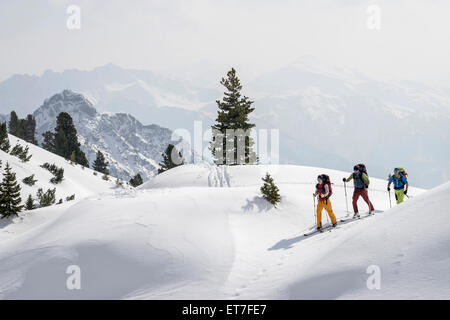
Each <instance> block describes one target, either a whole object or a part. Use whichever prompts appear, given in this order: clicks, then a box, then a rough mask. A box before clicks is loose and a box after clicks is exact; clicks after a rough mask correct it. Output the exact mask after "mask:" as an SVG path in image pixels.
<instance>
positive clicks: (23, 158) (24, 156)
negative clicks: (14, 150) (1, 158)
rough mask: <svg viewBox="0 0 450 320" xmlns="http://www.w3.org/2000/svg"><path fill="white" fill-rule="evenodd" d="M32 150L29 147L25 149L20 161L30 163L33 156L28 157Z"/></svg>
mask: <svg viewBox="0 0 450 320" xmlns="http://www.w3.org/2000/svg"><path fill="white" fill-rule="evenodd" d="M29 150H30V148H29V147H28V146H26V147H25V149H23V150H22V152H21V153H20V154H19V159H20V160H22V162H28V161H30V159H31V157H32V156H33V155H32V154H30V155H28V151H29Z"/></svg>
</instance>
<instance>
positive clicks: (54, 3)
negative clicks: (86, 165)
mask: <svg viewBox="0 0 450 320" xmlns="http://www.w3.org/2000/svg"><path fill="white" fill-rule="evenodd" d="M69 5H77V6H79V8H80V9H81V29H80V30H69V29H68V28H67V26H66V23H67V19H68V18H69V14H67V12H66V10H67V7H68V6H69ZM370 5H377V6H378V7H379V8H380V27H381V29H380V30H376V29H375V30H374V29H369V28H368V27H367V20H368V19H369V18H370V17H373V15H369V14H368V13H367V8H368V7H369V6H370ZM449 15H450V1H448V0H386V1H382V0H379V1H375V0H374V1H365V0H340V1H339V0H323V1H322V0H312V1H306V0H304V1H302V0H270V1H269V0H146V1H144V0H128V1H125V0H95V1H94V0H70V1H66V0H39V1H38V0H36V1H30V0H15V1H1V2H0V43H1V47H0V81H2V80H5V79H6V78H8V77H10V76H11V75H13V74H16V73H28V74H38V75H40V74H41V73H42V72H43V71H45V70H46V69H53V70H55V71H61V70H64V69H70V68H77V69H92V68H94V67H96V66H100V65H104V64H106V63H109V62H112V63H116V64H118V65H120V66H123V67H132V68H138V69H149V70H154V71H157V72H159V73H164V74H170V75H175V76H178V77H180V78H196V77H202V76H205V77H211V76H213V77H219V76H221V75H222V74H224V73H225V72H226V70H227V69H228V68H229V66H236V67H237V68H238V69H239V71H240V73H241V74H243V75H244V76H245V77H248V78H252V77H255V76H257V75H259V74H262V73H264V72H268V71H271V70H274V69H276V68H279V67H281V66H284V65H287V64H289V63H292V62H294V61H296V60H297V59H299V58H301V57H302V56H304V55H309V56H312V57H315V58H318V59H322V60H324V61H327V62H328V63H331V64H340V65H346V66H349V67H352V68H355V69H358V70H360V71H362V72H364V73H367V74H369V75H371V76H375V77H392V78H397V79H410V80H418V81H423V82H430V81H433V80H442V79H447V80H450V76H449V75H450V61H449V58H450V19H449V18H448V16H449ZM371 21H374V20H371ZM372 25H373V24H372ZM216 74H217V75H216Z"/></svg>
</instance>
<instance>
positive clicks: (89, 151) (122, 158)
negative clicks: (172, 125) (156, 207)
mask: <svg viewBox="0 0 450 320" xmlns="http://www.w3.org/2000/svg"><path fill="white" fill-rule="evenodd" d="M60 112H67V113H69V114H70V115H71V117H72V119H73V121H74V124H75V127H76V128H77V132H78V136H79V141H80V143H81V149H82V150H83V151H84V153H85V154H86V157H87V158H88V161H89V163H90V164H92V163H93V161H94V160H95V158H96V154H97V151H98V150H100V151H101V152H103V154H104V155H105V158H106V160H107V161H108V162H109V164H110V165H109V169H110V174H111V175H112V176H114V177H118V178H122V179H124V180H126V181H128V180H129V179H130V178H131V177H132V176H134V175H135V174H138V173H140V174H141V176H142V177H143V178H144V179H148V178H150V177H152V176H153V175H154V174H155V173H156V171H157V169H158V168H159V166H158V163H159V161H160V160H161V154H162V153H163V152H164V150H165V148H166V147H167V145H168V144H169V143H174V142H173V141H172V142H171V136H172V132H171V131H170V130H169V129H165V128H161V127H159V126H157V125H149V126H144V125H142V124H141V123H140V122H139V121H138V120H137V119H136V118H134V117H133V116H131V115H129V114H126V113H98V112H97V110H96V109H95V108H94V107H93V105H92V103H91V102H90V101H89V100H88V99H87V98H85V97H84V96H83V95H82V94H80V93H75V92H73V91H71V90H64V91H63V92H61V93H59V94H56V95H54V96H52V97H51V98H49V99H47V100H45V102H44V104H43V105H42V106H41V107H40V108H39V109H37V110H36V111H35V112H34V113H33V115H34V117H35V119H36V138H37V139H38V142H39V143H42V140H43V137H42V133H44V132H45V131H48V130H50V131H53V130H54V128H55V126H56V117H57V116H58V114H59V113H60ZM175 143H176V142H175Z"/></svg>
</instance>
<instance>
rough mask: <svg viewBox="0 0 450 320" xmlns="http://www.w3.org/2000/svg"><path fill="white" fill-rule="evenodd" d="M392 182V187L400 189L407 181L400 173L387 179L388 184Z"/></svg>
mask: <svg viewBox="0 0 450 320" xmlns="http://www.w3.org/2000/svg"><path fill="white" fill-rule="evenodd" d="M392 182H394V189H395V190H401V189H403V188H404V187H405V184H407V183H408V180H406V178H405V177H404V176H403V175H402V174H401V175H400V176H399V177H398V178H397V177H396V176H392V177H391V178H390V179H389V185H390V184H391V183H392Z"/></svg>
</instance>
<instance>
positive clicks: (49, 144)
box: [42, 131, 56, 153]
mask: <svg viewBox="0 0 450 320" xmlns="http://www.w3.org/2000/svg"><path fill="white" fill-rule="evenodd" d="M42 136H43V137H44V141H43V142H42V148H44V149H45V150H47V151H50V152H52V153H55V152H56V149H55V134H54V133H53V132H51V131H46V132H44V133H43V134H42Z"/></svg>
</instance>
